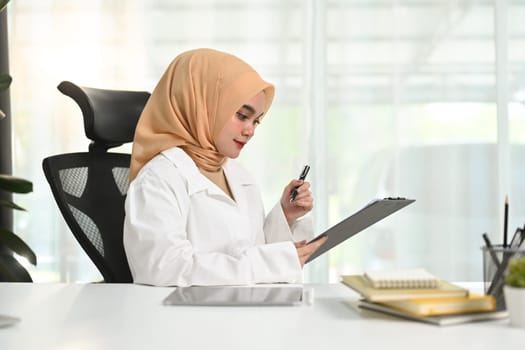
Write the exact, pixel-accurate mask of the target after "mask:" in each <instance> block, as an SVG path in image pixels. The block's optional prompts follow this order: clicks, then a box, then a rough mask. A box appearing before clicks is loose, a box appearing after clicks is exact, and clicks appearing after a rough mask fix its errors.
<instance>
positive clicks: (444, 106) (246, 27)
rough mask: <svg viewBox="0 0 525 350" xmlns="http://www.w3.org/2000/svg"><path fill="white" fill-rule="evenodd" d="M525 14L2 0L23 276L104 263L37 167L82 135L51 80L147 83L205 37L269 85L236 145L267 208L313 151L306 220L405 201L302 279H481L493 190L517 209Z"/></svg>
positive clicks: (482, 9)
mask: <svg viewBox="0 0 525 350" xmlns="http://www.w3.org/2000/svg"><path fill="white" fill-rule="evenodd" d="M496 6H497V7H496ZM524 12H525V2H523V1H511V0H508V1H505V0H502V1H497V2H493V1H487V0H477V1H475V0H470V1H469V0H457V1H452V0H450V1H441V0H397V1H392V0H366V1H365V0H327V1H322V0H308V1H299V0H286V1H285V0H266V1H264V0H251V1H246V0H222V1H213V0H198V1H194V0H192V1H189V0H187V1H168V0H152V1H148V2H143V1H137V0H127V1H112V2H105V1H92V2H85V1H78V0H76V1H71V0H69V1H65V0H55V1H51V0H41V1H38V4H36V5H35V4H31V5H29V4H27V3H24V2H16V1H15V2H12V3H11V4H10V5H9V23H10V33H9V34H10V62H11V73H12V75H13V78H14V83H13V85H12V92H11V93H12V109H13V115H14V119H13V121H14V123H15V130H14V152H15V155H14V159H15V162H16V163H15V169H16V170H15V171H16V174H19V175H20V176H23V177H26V178H30V179H32V180H33V181H34V187H35V192H34V193H32V194H31V195H29V196H21V197H20V198H19V199H18V198H17V201H18V202H20V204H22V205H23V206H25V207H26V208H28V209H29V212H28V213H17V215H16V217H15V222H16V225H17V228H16V232H20V233H21V235H22V236H23V238H24V239H25V240H26V241H27V242H28V243H29V245H30V246H31V247H33V248H34V249H35V251H36V253H37V255H38V258H39V264H38V266H37V267H36V268H34V269H32V270H31V273H32V275H33V277H34V279H35V280H36V281H79V280H80V281H92V280H94V279H97V278H100V276H99V275H98V273H97V271H96V270H95V268H94V266H93V265H92V264H91V262H90V261H89V259H88V258H87V257H86V255H85V254H84V253H83V252H82V250H81V249H80V248H79V246H78V244H77V243H76V241H75V240H74V238H73V236H72V235H71V233H69V230H68V229H67V227H66V226H65V224H64V222H63V219H62V217H61V216H60V213H59V211H58V209H57V207H56V205H55V203H54V201H53V199H52V196H51V192H50V190H49V186H48V185H47V183H46V181H45V179H44V176H43V172H42V170H41V160H42V159H43V158H44V157H46V156H48V155H51V154H55V153H63V152H73V151H84V150H86V149H87V146H88V141H87V139H86V138H85V137H84V135H83V130H82V118H81V114H80V111H79V110H78V108H77V107H76V105H74V103H73V102H72V101H70V100H69V99H68V98H67V97H65V96H63V95H61V94H60V93H59V92H58V91H57V90H56V86H57V85H58V83H59V82H60V81H62V80H70V81H73V82H75V83H77V84H80V85H85V86H93V87H103V88H116V89H120V88H121V89H131V90H149V91H151V90H152V89H153V88H154V86H155V83H156V82H157V80H158V78H159V77H160V75H161V74H162V72H163V70H164V69H165V68H166V66H167V65H168V63H169V62H170V61H171V59H172V58H173V57H174V56H176V55H177V54H178V53H180V52H182V51H185V50H187V49H191V48H195V47H214V48H217V49H220V50H224V51H229V52H232V53H234V54H236V55H238V56H240V57H242V58H243V59H245V60H246V61H247V62H249V63H250V64H252V65H253V66H254V67H255V68H256V69H257V70H258V71H259V72H260V73H261V75H262V76H263V77H264V78H265V79H267V80H268V81H271V82H273V83H274V84H275V85H276V99H275V101H274V105H273V107H272V109H271V110H270V113H269V115H268V117H267V118H265V120H264V122H263V123H262V125H261V127H260V128H258V131H257V136H256V138H255V139H254V142H252V144H251V145H250V146H249V147H248V149H246V150H245V151H243V155H242V156H241V159H240V161H241V162H243V163H244V164H245V165H246V167H247V168H248V169H250V170H251V171H252V173H253V174H254V175H255V177H256V178H257V179H258V180H259V182H260V185H261V188H262V189H263V199H264V202H265V206H266V209H267V210H269V209H271V207H272V206H273V204H274V203H275V202H276V201H277V200H278V199H279V197H280V195H281V191H282V189H283V188H284V186H285V184H287V183H288V182H289V181H290V179H291V178H293V177H297V176H298V175H299V172H300V171H301V169H302V166H303V165H304V164H307V163H308V164H310V165H311V166H312V170H311V172H310V175H309V180H310V181H311V182H312V184H313V189H314V191H315V192H314V196H315V200H316V202H315V203H316V207H315V209H314V212H313V213H312V215H313V216H314V219H315V226H316V231H317V232H321V231H323V230H324V229H326V228H327V227H329V226H331V225H333V224H335V223H337V222H338V221H340V220H341V219H343V218H344V217H346V216H348V215H349V214H351V213H352V212H354V211H355V210H357V209H359V208H361V207H362V206H363V205H364V204H366V203H367V202H368V201H369V200H370V199H372V198H373V197H381V196H389V195H395V196H406V197H411V198H414V199H416V203H414V204H412V205H411V206H409V207H407V208H405V209H403V210H402V211H400V212H398V213H396V214H394V215H393V216H391V217H389V218H387V219H385V220H383V221H382V222H380V223H378V224H376V225H374V226H373V227H371V228H369V229H367V230H366V231H364V232H362V233H360V234H359V235H357V236H355V237H353V238H352V239H350V240H349V241H347V242H345V243H343V244H341V245H340V246H339V247H337V248H336V249H334V250H332V251H331V252H330V254H328V255H325V256H323V257H320V258H319V259H316V260H315V262H313V263H312V264H311V266H308V267H307V280H308V281H312V282H319V281H327V280H329V281H337V280H338V276H339V274H342V273H351V272H361V271H362V270H363V269H368V268H375V267H380V268H389V267H414V266H422V267H425V268H427V269H429V270H430V271H432V272H433V273H435V274H437V275H439V276H440V277H442V278H445V279H449V280H461V281H467V280H477V281H480V280H481V279H482V277H481V276H482V271H481V267H482V264H481V261H482V256H481V251H480V246H481V245H482V240H481V234H482V233H483V232H488V233H489V236H490V237H491V239H492V240H493V241H494V242H500V241H501V236H502V234H501V232H502V227H503V223H502V216H503V200H504V197H505V195H507V194H508V195H509V197H510V202H511V205H510V214H511V215H510V221H509V229H510V230H511V231H513V228H514V227H516V226H521V225H523V221H524V220H525V219H524V218H523V215H522V213H523V212H524V209H525V202H524V201H525V199H524V198H525V188H524V186H525V183H523V181H522V180H521V179H522V175H521V174H523V170H522V167H521V163H523V162H520V160H521V159H523V156H524V152H525V148H524V147H525V146H524V141H525V109H524V107H523V102H524V101H525V97H524V96H525V85H524V83H523V76H525V75H524V74H523V72H522V71H523V69H524V68H522V67H525V65H524V64H523V63H524V61H525V41H524V39H523V38H524V34H525V25H524V24H523V21H521V20H520V19H521V18H523V16H524V15H525V13H524ZM494 23H496V25H494ZM197 24H198V25H197ZM496 57H500V58H502V59H501V60H500V59H497V60H496ZM125 150H126V149H125ZM127 150H129V148H128V149H127Z"/></svg>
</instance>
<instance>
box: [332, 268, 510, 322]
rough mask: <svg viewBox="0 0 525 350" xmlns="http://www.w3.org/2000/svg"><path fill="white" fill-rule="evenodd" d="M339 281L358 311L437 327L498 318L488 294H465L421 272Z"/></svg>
mask: <svg viewBox="0 0 525 350" xmlns="http://www.w3.org/2000/svg"><path fill="white" fill-rule="evenodd" d="M342 282H343V283H344V284H345V285H347V286H348V287H350V288H352V289H353V290H355V291H356V292H358V293H359V294H360V295H361V296H362V297H363V299H362V300H359V301H358V306H359V307H360V308H362V309H367V310H372V311H376V312H381V313H386V314H389V315H392V316H397V317H403V318H406V319H411V320H415V321H421V322H426V323H432V324H437V325H449V324H458V323H465V322H473V321H481V320H489V319H499V318H505V317H507V312H506V311H505V310H496V301H495V299H494V297H493V296H491V295H480V294H473V293H469V291H468V290H467V289H465V288H462V287H460V286H457V285H455V284H452V283H449V282H447V281H444V280H441V279H439V278H437V277H435V276H434V275H432V274H430V273H429V272H428V271H426V270H424V269H409V270H396V271H369V272H366V273H365V274H364V275H346V276H342Z"/></svg>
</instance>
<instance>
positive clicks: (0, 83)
mask: <svg viewBox="0 0 525 350" xmlns="http://www.w3.org/2000/svg"><path fill="white" fill-rule="evenodd" d="M0 1H1V0H0ZM12 81H13V79H12V78H11V77H10V76H9V75H7V74H2V75H0V91H2V90H5V89H7V88H8V87H9V85H11V82H12Z"/></svg>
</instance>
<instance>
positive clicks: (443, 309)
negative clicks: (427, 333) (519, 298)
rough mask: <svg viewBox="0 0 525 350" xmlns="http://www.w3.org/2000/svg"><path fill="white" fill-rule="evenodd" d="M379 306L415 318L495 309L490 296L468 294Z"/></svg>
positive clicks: (387, 302)
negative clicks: (415, 316) (405, 313)
mask: <svg viewBox="0 0 525 350" xmlns="http://www.w3.org/2000/svg"><path fill="white" fill-rule="evenodd" d="M380 304H382V305H385V306H388V307H391V308H393V309H397V310H400V311H404V312H409V313H411V314H414V315H417V316H434V315H453V314H463V313H470V312H486V311H493V310H495V309H496V299H495V298H494V297H493V296H492V295H481V294H472V293H471V294H469V295H468V296H465V297H447V298H437V299H436V298H424V299H406V300H392V301H382V302H380Z"/></svg>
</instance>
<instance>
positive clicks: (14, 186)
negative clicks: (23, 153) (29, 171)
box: [0, 175, 33, 193]
mask: <svg viewBox="0 0 525 350" xmlns="http://www.w3.org/2000/svg"><path fill="white" fill-rule="evenodd" d="M0 189H1V190H5V191H9V192H14V193H29V192H32V191H33V183H32V182H31V181H28V180H25V179H22V178H19V177H14V176H11V175H0Z"/></svg>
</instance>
